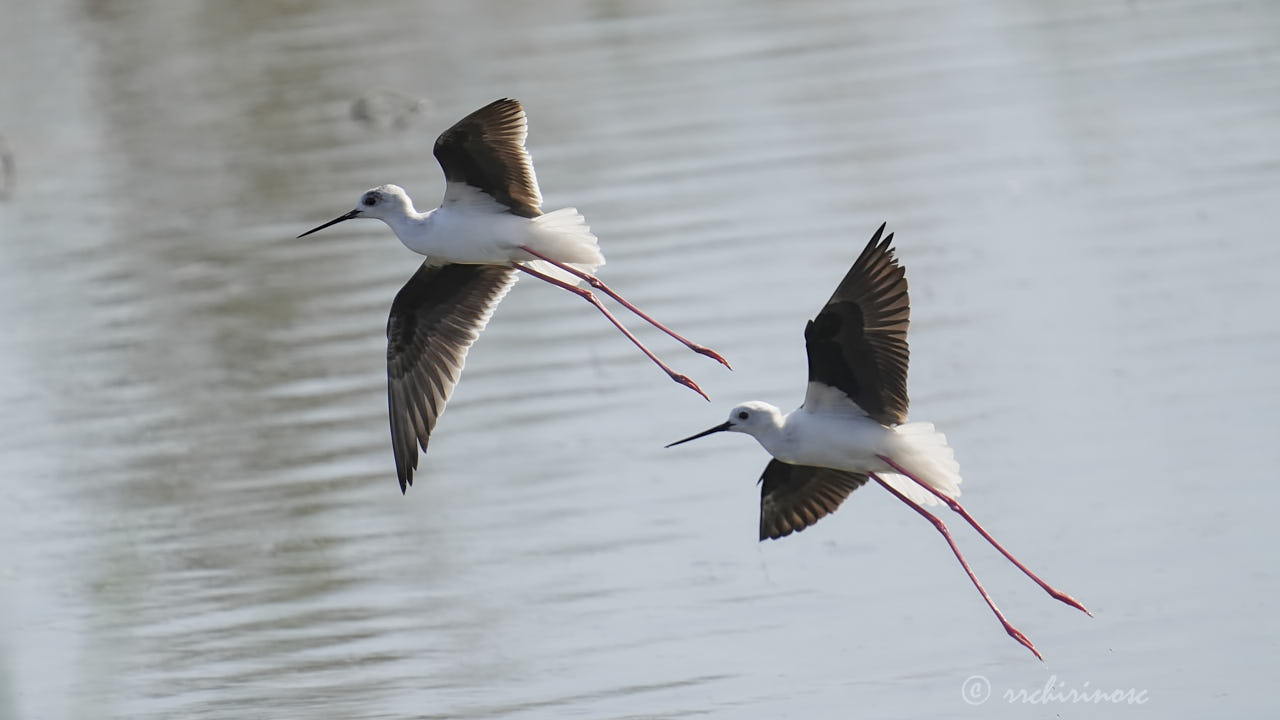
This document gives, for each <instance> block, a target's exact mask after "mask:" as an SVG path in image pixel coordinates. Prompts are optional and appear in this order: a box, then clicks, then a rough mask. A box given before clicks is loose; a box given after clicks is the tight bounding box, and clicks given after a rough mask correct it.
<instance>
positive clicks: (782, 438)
mask: <svg viewBox="0 0 1280 720" xmlns="http://www.w3.org/2000/svg"><path fill="white" fill-rule="evenodd" d="M813 385H814V386H817V385H818V384H817V383H814V384H813ZM818 387H822V388H826V386H818ZM812 390H813V388H812V387H811V393H812ZM833 392H834V391H833ZM841 395H843V393H841ZM832 400H833V402H831V403H830V404H826V403H824V409H823V410H820V411H817V412H813V411H810V410H809V409H807V408H806V407H805V406H801V407H798V408H796V409H795V410H792V411H791V412H789V413H787V414H785V415H784V414H783V413H782V411H781V410H779V409H778V408H777V407H775V406H773V405H770V404H769V403H765V402H760V401H752V402H748V403H743V404H742V405H739V406H738V407H735V408H734V409H733V410H732V411H730V413H729V417H730V419H731V422H733V425H731V426H730V427H728V428H726V429H727V430H729V431H736V432H742V433H746V434H747V435H750V436H752V437H754V438H755V439H756V441H757V442H759V443H760V445H761V446H762V447H763V448H764V449H765V450H767V451H768V452H769V454H770V455H772V456H773V457H775V458H777V459H778V460H781V461H782V462H785V463H790V464H792V465H805V466H811V467H820V468H829V469H831V470H843V471H846V472H853V473H875V474H876V475H877V476H878V477H879V478H880V479H881V480H884V481H885V482H887V483H889V484H890V485H892V486H893V487H894V489H896V490H898V491H899V492H901V493H902V494H904V495H906V496H907V497H909V498H911V499H912V500H914V501H916V502H918V503H920V504H923V505H936V504H937V503H938V502H939V501H938V498H937V497H936V496H934V495H933V494H932V493H930V492H928V491H927V490H925V489H924V488H922V487H920V486H919V485H918V484H917V483H915V482H913V481H912V480H911V479H910V478H908V477H906V476H905V475H902V474H900V473H898V471H897V470H895V469H894V468H893V467H891V466H890V465H888V464H887V463H885V461H884V460H882V459H880V458H881V456H887V457H891V458H893V459H894V461H895V462H896V463H898V464H899V465H900V466H902V467H903V468H905V469H906V470H907V471H909V472H910V473H911V474H912V475H915V476H916V477H917V478H919V479H921V480H923V481H924V482H926V483H928V484H929V486H930V487H932V488H934V489H935V490H937V491H939V492H941V493H942V494H943V495H946V496H947V497H951V498H954V497H958V496H959V495H960V482H961V480H960V464H959V463H958V462H956V458H955V452H954V451H953V450H952V449H951V446H950V445H948V444H947V438H946V436H945V435H943V434H942V433H940V432H938V431H937V430H936V429H935V428H934V426H933V423H928V422H909V423H903V424H901V425H882V424H880V423H879V422H876V421H875V420H872V419H871V418H870V417H867V415H866V413H864V412H862V410H860V409H859V408H858V407H857V406H856V405H854V404H853V403H852V402H851V401H849V400H848V398H847V396H845V397H844V399H843V400H838V399H834V398H833V399H832ZM841 406H843V408H842V409H845V410H846V411H844V412H838V411H837V412H832V411H830V409H833V408H841ZM743 412H746V413H747V419H746V420H745V421H744V420H742V419H740V418H741V414H742V413H743Z"/></svg>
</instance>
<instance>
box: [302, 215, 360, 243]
mask: <svg viewBox="0 0 1280 720" xmlns="http://www.w3.org/2000/svg"><path fill="white" fill-rule="evenodd" d="M354 217H360V211H359V210H352V211H351V212H349V213H347V214H346V215H339V216H338V217H336V218H334V219H332V220H330V221H329V222H327V223H325V224H323V225H321V226H320V227H318V228H311V229H310V230H308V231H306V232H304V233H302V234H301V235H299V236H298V237H306V236H308V235H310V234H311V233H313V232H319V231H321V230H323V229H325V228H327V227H329V226H330V225H337V224H338V223H340V222H342V221H344V220H350V219H351V218H354Z"/></svg>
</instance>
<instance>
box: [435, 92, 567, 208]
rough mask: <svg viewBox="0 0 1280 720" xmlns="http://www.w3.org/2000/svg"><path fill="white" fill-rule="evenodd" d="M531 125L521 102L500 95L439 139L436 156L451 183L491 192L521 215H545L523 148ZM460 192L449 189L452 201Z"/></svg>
mask: <svg viewBox="0 0 1280 720" xmlns="http://www.w3.org/2000/svg"><path fill="white" fill-rule="evenodd" d="M526 135H528V124H527V122H526V120H525V115H524V108H522V107H521V106H520V103H519V101H516V100H510V99H505V98H504V99H502V100H495V101H494V102H491V103H489V104H488V105H485V106H484V107H482V108H480V109H479V110H476V111H475V112H473V113H471V114H470V115H468V116H466V117H464V118H462V119H461V120H459V121H458V122H457V123H455V124H454V126H453V127H451V128H449V129H448V130H445V131H444V132H443V133H441V135H440V137H439V138H437V139H436V147H435V156H436V160H438V161H440V167H441V168H443V169H444V177H445V180H447V181H448V182H449V183H450V185H452V184H454V183H463V184H465V185H469V186H470V187H472V188H474V189H476V190H480V191H482V192H485V193H487V194H488V195H489V196H490V197H492V198H493V199H494V200H496V201H498V202H499V203H501V204H503V205H505V206H506V207H507V210H508V211H509V212H511V213H512V214H514V215H519V216H521V217H530V218H531V217H537V216H539V215H541V214H542V210H541V209H540V207H541V205H542V193H540V192H539V191H538V178H537V176H536V175H534V173H533V162H532V161H531V160H530V159H529V153H528V152H527V151H525V149H524V139H525V136H526ZM455 192H456V191H455V190H454V189H452V188H446V191H445V203H446V204H448V203H449V202H450V201H451V199H452V198H453V197H454V193H455Z"/></svg>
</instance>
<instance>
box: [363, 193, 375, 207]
mask: <svg viewBox="0 0 1280 720" xmlns="http://www.w3.org/2000/svg"><path fill="white" fill-rule="evenodd" d="M361 202H362V203H364V205H365V207H373V206H374V205H377V204H378V196H377V195H365V196H364V200H361Z"/></svg>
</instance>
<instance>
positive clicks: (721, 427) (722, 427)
mask: <svg viewBox="0 0 1280 720" xmlns="http://www.w3.org/2000/svg"><path fill="white" fill-rule="evenodd" d="M730 426H731V423H730V422H729V421H728V420H725V421H724V422H722V423H720V424H719V425H717V426H715V427H713V428H711V429H709V430H703V431H702V432H700V433H698V434H697V435H690V436H689V437H687V438H685V439H683V440H677V441H675V442H673V443H671V444H670V445H667V447H674V446H676V445H679V444H680V443H687V442H689V441H690V440H697V439H698V438H700V437H706V436H708V435H711V434H712V433H718V432H724V431H725V430H728V429H729V427H730Z"/></svg>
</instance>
